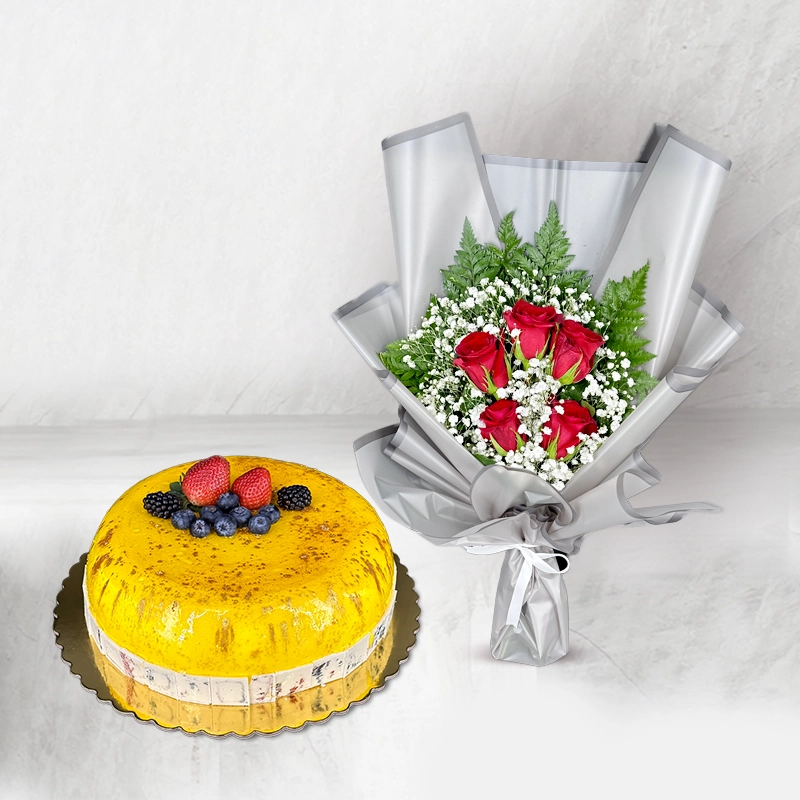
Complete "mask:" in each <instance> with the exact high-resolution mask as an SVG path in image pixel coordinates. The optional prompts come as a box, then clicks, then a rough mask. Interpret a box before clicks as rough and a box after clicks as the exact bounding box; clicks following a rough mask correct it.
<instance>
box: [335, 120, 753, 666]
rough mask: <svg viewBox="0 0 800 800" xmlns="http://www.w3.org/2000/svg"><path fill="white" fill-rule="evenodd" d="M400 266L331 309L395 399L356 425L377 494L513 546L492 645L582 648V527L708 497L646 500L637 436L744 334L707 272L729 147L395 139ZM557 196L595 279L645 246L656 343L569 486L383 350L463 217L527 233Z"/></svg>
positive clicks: (433, 520) (451, 132)
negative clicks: (611, 426) (467, 429)
mask: <svg viewBox="0 0 800 800" xmlns="http://www.w3.org/2000/svg"><path fill="white" fill-rule="evenodd" d="M383 146H384V159H385V165H386V177H387V184H388V188H389V199H390V208H391V213H392V224H393V229H394V238H395V248H396V253H397V264H398V282H397V283H396V284H393V285H389V284H386V283H383V284H379V285H377V286H375V287H374V288H373V289H371V290H369V291H368V292H366V293H365V294H363V295H362V296H361V297H359V298H357V299H356V300H354V301H352V302H351V303H348V304H347V305H345V306H343V307H342V308H340V309H339V310H338V311H336V312H335V314H334V319H335V320H336V321H337V323H338V324H339V326H340V327H341V329H342V330H343V331H344V333H345V334H346V335H347V337H348V338H349V339H350V341H351V342H352V343H353V345H354V346H355V347H356V349H357V350H358V351H359V353H361V355H362V356H363V357H364V359H365V360H366V361H367V363H368V364H369V365H370V367H371V368H372V369H373V371H374V372H375V374H376V376H377V377H378V379H379V380H380V381H381V382H382V383H383V385H384V387H385V388H386V390H387V391H389V392H390V393H391V394H392V395H393V397H394V398H395V399H396V401H397V403H398V405H399V417H400V419H399V422H398V424H397V425H393V426H391V427H389V428H384V429H381V430H378V431H374V432H372V433H370V434H367V435H366V436H363V437H361V438H360V439H359V440H357V441H356V442H355V454H356V460H357V463H358V468H359V472H360V474H361V476H362V478H363V480H364V482H365V484H366V486H367V489H368V491H369V493H370V494H371V496H372V498H373V499H374V501H375V502H376V503H377V505H378V506H379V507H380V508H381V509H382V510H383V511H384V512H385V513H387V514H388V515H389V516H390V517H392V518H393V519H395V520H397V521H399V522H401V523H402V524H404V525H406V526H407V527H409V528H411V529H412V530H415V531H417V532H418V533H420V534H421V535H422V536H424V537H425V538H426V539H428V540H429V541H431V542H433V543H434V544H437V545H444V546H451V547H452V546H456V547H464V548H465V549H467V551H468V552H471V553H475V554H484V555H488V554H496V553H504V554H505V560H504V562H503V567H502V570H501V573H500V580H499V584H498V589H497V596H496V600H495V608H494V619H493V624H492V636H491V651H492V655H493V656H494V657H495V658H498V659H502V660H506V661H516V662H521V663H525V664H532V665H535V666H543V665H545V664H549V663H551V662H553V661H555V660H557V659H559V658H561V657H562V656H563V655H565V654H566V653H567V651H568V649H569V612H568V604H567V593H566V588H565V585H564V580H563V573H564V572H565V571H566V570H567V569H568V567H569V558H570V557H571V556H574V554H576V553H577V552H578V551H579V549H580V544H581V541H582V539H583V537H584V536H585V535H586V534H588V533H590V532H593V531H598V530H603V529H605V528H609V527H613V526H617V525H644V524H648V525H662V524H666V523H671V522H677V521H678V520H680V519H682V518H683V516H685V515H686V514H687V513H688V512H689V511H705V512H709V511H715V510H718V509H717V507H716V506H713V505H711V504H708V503H681V504H675V505H664V506H652V507H645V508H634V507H633V506H632V505H631V504H630V499H631V498H632V497H634V496H636V495H637V494H639V493H640V492H642V491H644V490H645V489H648V488H650V487H651V486H654V485H655V484H657V483H658V482H659V480H660V476H659V474H658V472H657V471H656V470H655V469H654V468H653V467H651V466H650V465H649V464H648V463H647V462H646V461H645V459H644V457H643V456H642V448H643V447H644V446H645V444H646V443H647V441H648V440H649V439H650V437H651V436H652V435H653V434H654V433H655V431H656V430H657V429H658V427H659V426H660V425H661V423H662V422H663V421H664V420H665V419H666V418H667V417H668V416H669V415H670V414H671V413H672V412H673V411H674V410H676V409H677V407H678V406H679V405H680V404H681V403H682V402H683V401H684V400H685V399H686V398H687V397H688V396H689V395H690V394H691V393H692V392H693V391H694V390H695V389H696V388H697V387H698V386H699V385H700V384H701V383H702V382H703V381H704V380H705V378H706V377H707V376H708V375H709V374H710V372H711V371H712V370H713V369H714V367H715V366H716V365H717V364H718V363H719V360H720V359H721V358H722V356H723V355H724V354H725V353H726V352H727V350H728V349H729V348H730V347H731V346H732V345H733V344H734V342H736V341H737V340H738V338H739V337H740V335H741V331H742V327H741V324H740V323H739V322H738V321H737V320H736V319H735V318H734V317H733V316H732V315H731V314H730V312H729V311H728V310H727V308H726V307H725V306H724V305H723V304H722V303H721V302H720V301H718V300H717V299H716V298H714V297H713V296H712V295H711V294H710V293H709V292H708V291H707V290H706V289H704V288H703V287H702V286H700V285H699V284H697V283H696V282H695V281H694V273H695V269H696V266H697V261H698V258H699V254H700V250H701V247H702V243H703V240H704V238H705V234H706V231H707V228H708V224H709V222H710V220H711V216H712V214H713V210H714V206H715V204H716V200H717V197H718V194H719V190H720V188H721V186H722V183H723V181H724V178H725V176H726V175H727V172H728V169H729V168H730V162H728V161H727V160H726V159H724V158H723V157H722V156H720V155H719V154H716V153H714V152H712V151H710V150H709V149H708V148H706V147H704V146H702V145H700V144H699V143H697V142H694V141H692V140H691V139H688V137H685V136H684V135H683V134H681V133H680V132H679V131H676V130H675V129H674V128H670V127H668V128H666V129H664V130H663V132H661V133H660V136H659V137H658V139H657V142H656V143H655V146H654V147H651V148H649V149H650V156H649V159H648V161H647V163H646V164H639V163H629V164H613V163H605V162H601V163H592V162H558V161H549V160H541V159H521V158H506V157H499V156H484V155H482V154H481V153H480V151H479V149H478V145H477V138H476V136H475V133H474V130H473V128H472V124H471V121H470V119H469V117H468V116H467V115H466V114H460V115H457V116H455V117H450V118H448V119H446V120H442V121H440V122H437V123H434V124H433V125H430V126H425V127H424V128H420V129H417V130H415V131H410V132H408V133H405V134H400V135H399V136H397V137H392V138H390V139H387V140H386V141H385V142H384V145H383ZM551 200H555V202H556V203H557V204H558V206H559V211H560V213H561V216H562V219H563V221H564V224H565V226H566V227H567V229H568V230H569V231H570V234H571V237H572V239H573V251H574V252H575V253H576V254H577V256H576V259H575V262H574V267H575V268H579V269H585V270H587V271H589V272H591V273H592V275H593V282H592V290H593V292H594V293H595V296H597V295H598V294H599V293H601V292H602V290H603V287H604V285H605V282H607V281H608V280H609V279H611V278H614V279H618V278H620V277H622V276H623V275H625V274H627V273H629V272H630V271H631V270H632V268H633V267H634V266H635V265H638V264H641V263H644V262H645V261H648V260H649V262H650V265H651V266H650V280H649V286H648V293H647V301H646V307H645V313H646V314H647V323H646V326H645V329H644V330H643V331H642V334H643V335H644V336H645V337H646V338H648V339H650V340H651V342H652V343H653V344H652V349H654V350H655V352H656V354H657V357H656V358H655V359H654V360H653V361H651V362H649V364H648V365H647V367H648V369H649V370H650V372H651V374H652V375H654V376H655V377H657V378H660V382H659V384H658V385H657V386H656V388H655V389H654V390H653V391H652V392H650V394H648V395H647V397H646V398H645V399H644V400H643V401H642V402H641V403H640V404H639V406H638V407H637V408H636V410H635V411H634V412H633V413H632V414H631V415H630V416H629V417H628V418H627V419H626V420H625V421H624V422H623V424H622V425H621V426H620V427H619V428H618V429H617V430H616V431H615V432H614V433H613V434H612V435H611V436H610V437H609V438H608V439H607V440H606V441H605V442H604V443H603V445H602V446H601V447H600V448H599V450H598V451H597V452H596V454H595V458H594V460H593V461H592V462H590V463H588V464H585V465H584V466H582V467H581V469H580V470H579V471H578V472H577V473H576V474H575V475H574V476H573V477H572V478H571V480H570V481H569V482H568V483H567V485H566V487H565V488H564V489H563V491H561V492H558V491H556V490H555V489H554V488H553V487H552V486H551V485H550V484H549V483H547V482H546V481H544V480H542V479H541V478H539V477H538V476H537V475H535V474H534V473H533V472H530V471H528V470H523V469H518V468H513V467H508V466H505V465H500V464H495V465H491V466H483V465H482V464H481V463H480V462H479V461H478V460H477V459H476V458H475V457H474V456H473V455H472V454H471V453H469V452H468V451H467V450H466V449H465V448H464V447H463V446H462V445H460V444H458V442H456V440H455V439H454V438H453V437H452V436H451V435H450V434H449V433H448V432H447V430H446V429H445V428H444V427H443V426H442V425H440V424H439V422H437V421H436V419H434V417H433V416H432V415H431V414H430V413H429V412H428V411H427V409H425V408H424V407H423V406H422V404H421V403H420V402H419V400H418V399H417V398H416V397H415V396H414V395H413V394H412V393H411V392H410V391H409V390H408V389H407V388H406V387H405V386H403V385H402V384H401V383H400V382H399V381H398V380H397V379H396V378H395V376H394V375H392V374H390V373H389V372H388V371H386V370H385V369H384V368H383V365H382V363H381V361H380V358H379V356H378V354H379V353H380V352H381V351H382V350H383V349H384V348H385V347H386V345H387V344H388V343H389V342H392V341H394V340H396V339H398V338H401V337H403V336H405V335H407V334H408V333H409V332H410V331H411V330H412V329H414V328H415V327H416V326H418V325H419V323H420V320H421V319H422V316H423V314H424V312H425V309H426V307H427V304H428V301H429V299H430V295H431V294H441V292H442V285H441V274H440V271H441V270H442V269H443V268H445V267H446V266H447V265H448V264H449V263H450V261H451V258H452V254H453V252H454V250H455V248H456V246H457V244H458V240H459V236H460V232H461V227H462V225H463V222H464V218H465V217H468V218H469V220H470V222H471V223H472V226H473V229H474V230H475V233H476V235H477V236H478V238H479V239H482V240H484V241H496V234H495V232H496V227H497V224H498V222H499V219H500V215H501V213H502V214H505V213H508V212H509V211H512V210H513V211H515V223H516V224H517V227H518V229H519V230H520V231H521V233H522V235H523V236H525V237H526V238H530V237H531V236H532V232H533V231H534V230H535V229H536V226H537V225H538V224H539V223H540V222H541V220H542V219H543V218H544V216H545V214H546V210H547V207H548V205H549V203H550V201H551Z"/></svg>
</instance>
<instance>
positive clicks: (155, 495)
mask: <svg viewBox="0 0 800 800" xmlns="http://www.w3.org/2000/svg"><path fill="white" fill-rule="evenodd" d="M143 504H144V509H145V511H147V513H148V514H150V515H151V516H153V517H158V518H159V519H169V518H170V517H171V516H172V515H173V514H174V513H175V512H176V511H177V510H178V509H179V508H180V507H181V501H180V499H179V498H178V497H177V496H176V495H174V494H172V493H171V492H150V494H147V495H145V497H144V500H143Z"/></svg>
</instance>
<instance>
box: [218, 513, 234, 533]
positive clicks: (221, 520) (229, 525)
mask: <svg viewBox="0 0 800 800" xmlns="http://www.w3.org/2000/svg"><path fill="white" fill-rule="evenodd" d="M213 527H214V530H215V531H216V532H217V533H218V534H219V535H220V536H233V534H234V533H236V520H235V519H234V518H233V517H231V516H230V515H228V514H220V515H219V516H218V517H217V518H216V519H215V520H214V525H213Z"/></svg>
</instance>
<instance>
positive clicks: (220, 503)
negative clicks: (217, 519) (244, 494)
mask: <svg viewBox="0 0 800 800" xmlns="http://www.w3.org/2000/svg"><path fill="white" fill-rule="evenodd" d="M238 505H241V503H240V502H239V495H237V494H236V493H235V492H225V494H223V495H221V496H220V498H219V500H217V508H219V509H220V510H221V511H233V509H234V508H236V507H237V506H238Z"/></svg>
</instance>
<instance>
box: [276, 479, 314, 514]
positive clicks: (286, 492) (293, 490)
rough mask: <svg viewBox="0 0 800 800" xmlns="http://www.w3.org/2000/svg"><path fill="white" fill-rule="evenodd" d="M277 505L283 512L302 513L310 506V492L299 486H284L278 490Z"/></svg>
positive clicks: (306, 488)
mask: <svg viewBox="0 0 800 800" xmlns="http://www.w3.org/2000/svg"><path fill="white" fill-rule="evenodd" d="M278 505H279V506H280V507H281V508H282V509H284V510H285V511H302V510H303V509H304V508H308V507H309V506H310V505H311V490H310V489H309V488H308V486H301V485H300V484H294V485H293V486H284V487H283V488H282V489H278Z"/></svg>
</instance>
